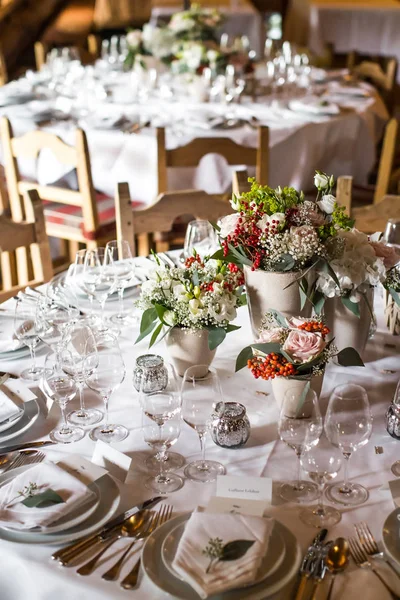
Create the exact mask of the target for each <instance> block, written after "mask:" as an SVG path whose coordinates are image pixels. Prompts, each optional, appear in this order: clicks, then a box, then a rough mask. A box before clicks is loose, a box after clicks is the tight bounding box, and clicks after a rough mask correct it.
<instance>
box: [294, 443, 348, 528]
mask: <svg viewBox="0 0 400 600" xmlns="http://www.w3.org/2000/svg"><path fill="white" fill-rule="evenodd" d="M300 462H301V466H302V468H303V471H305V472H306V473H307V475H308V476H309V478H310V479H311V481H313V482H314V483H316V484H317V486H318V499H317V504H316V505H315V506H311V507H309V508H305V509H304V510H302V511H301V513H300V519H301V520H302V521H303V523H305V524H306V525H311V526H312V527H318V528H319V529H321V528H323V527H331V526H332V525H335V524H336V523H339V521H340V519H341V518H342V517H341V514H340V512H339V511H338V510H336V508H332V507H331V506H325V505H324V502H323V496H324V488H325V486H326V484H327V483H328V482H329V481H332V479H335V477H337V474H338V472H339V470H340V467H341V462H342V461H341V455H340V452H339V450H338V449H337V448H335V447H334V446H332V445H331V444H327V443H323V442H322V443H321V441H320V442H319V443H318V444H317V445H316V446H310V447H308V448H306V450H305V451H304V452H303V454H302V455H301V458H300Z"/></svg>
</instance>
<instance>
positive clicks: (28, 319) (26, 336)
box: [14, 300, 43, 381]
mask: <svg viewBox="0 0 400 600" xmlns="http://www.w3.org/2000/svg"><path fill="white" fill-rule="evenodd" d="M14 333H15V337H16V338H17V340H19V341H20V342H22V343H23V344H25V345H26V346H28V348H29V351H30V353H31V360H32V365H31V366H30V368H29V369H25V370H24V371H22V373H21V375H20V377H22V379H27V380H29V381H38V380H39V379H40V378H41V376H42V373H43V368H42V367H37V366H36V346H37V345H38V343H39V341H40V338H39V335H38V327H37V303H36V302H35V303H34V304H33V303H32V304H31V303H30V302H23V301H22V300H17V303H16V305H15V313H14Z"/></svg>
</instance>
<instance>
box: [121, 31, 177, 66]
mask: <svg viewBox="0 0 400 600" xmlns="http://www.w3.org/2000/svg"><path fill="white" fill-rule="evenodd" d="M126 41H127V44H128V54H127V57H126V59H125V66H126V67H127V68H128V69H131V68H132V67H133V65H134V64H135V61H136V60H137V59H140V57H141V56H154V57H155V58H158V59H160V60H161V61H163V62H166V63H169V62H170V60H171V55H172V52H173V50H172V48H173V45H174V42H175V37H174V35H173V33H172V32H171V31H170V30H169V29H168V27H154V26H153V25H150V24H149V23H148V24H146V25H143V29H142V30H140V29H134V30H132V31H129V32H128V33H127V35H126ZM141 62H142V67H143V68H144V66H145V65H144V63H143V61H141Z"/></svg>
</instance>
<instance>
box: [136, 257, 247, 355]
mask: <svg viewBox="0 0 400 600" xmlns="http://www.w3.org/2000/svg"><path fill="white" fill-rule="evenodd" d="M242 285H243V274H242V273H241V271H240V270H239V269H238V267H237V266H236V265H233V264H232V265H227V264H224V263H222V262H220V261H215V260H211V259H209V258H207V257H206V258H204V259H201V258H200V256H199V255H197V254H194V255H193V256H192V257H190V258H188V259H186V261H185V263H184V265H182V267H171V268H170V267H168V266H167V265H164V264H161V263H160V262H159V261H158V264H157V267H156V268H155V270H154V271H153V273H151V274H150V279H149V280H148V281H146V282H144V283H143V284H142V291H141V296H140V299H139V301H138V306H139V307H140V308H141V309H142V310H143V311H144V312H143V315H142V320H141V325H140V335H139V337H138V339H137V340H136V342H139V341H140V340H142V339H143V338H144V337H146V336H147V335H150V334H151V339H150V344H149V346H150V347H151V346H152V345H153V344H154V343H155V342H156V340H157V339H162V337H164V335H166V334H167V333H168V332H169V331H170V330H171V329H172V328H173V327H180V328H185V329H188V330H196V329H207V330H208V332H209V335H208V344H209V348H210V350H214V349H215V348H216V347H217V346H218V345H219V344H220V343H221V342H222V341H223V340H224V339H225V336H226V334H227V333H229V332H230V331H234V330H236V329H238V327H237V326H235V325H232V324H231V321H233V319H235V317H236V308H237V307H238V306H239V305H241V304H242V303H243V298H242ZM163 329H164V332H163V331H162V330H163ZM160 335H161V338H159V336H160Z"/></svg>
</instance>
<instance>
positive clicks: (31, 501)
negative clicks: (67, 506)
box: [22, 488, 65, 508]
mask: <svg viewBox="0 0 400 600" xmlns="http://www.w3.org/2000/svg"><path fill="white" fill-rule="evenodd" d="M63 502H65V500H63V499H62V498H61V496H60V495H59V494H57V492H55V491H54V490H52V489H51V488H49V489H47V490H45V491H44V492H41V493H40V494H34V495H33V496H28V498H25V500H23V501H22V504H23V505H24V506H27V507H28V508H46V507H47V506H52V505H53V504H61V503H63Z"/></svg>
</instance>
